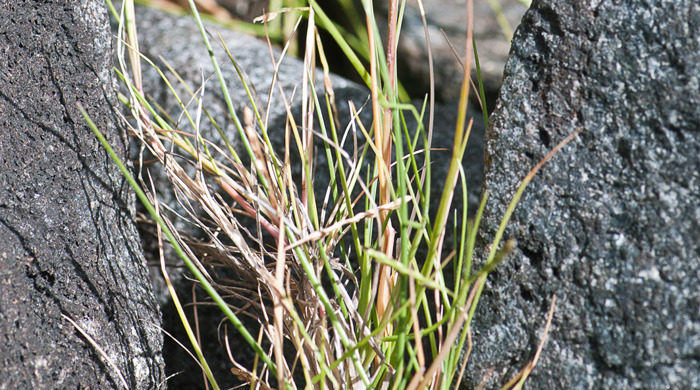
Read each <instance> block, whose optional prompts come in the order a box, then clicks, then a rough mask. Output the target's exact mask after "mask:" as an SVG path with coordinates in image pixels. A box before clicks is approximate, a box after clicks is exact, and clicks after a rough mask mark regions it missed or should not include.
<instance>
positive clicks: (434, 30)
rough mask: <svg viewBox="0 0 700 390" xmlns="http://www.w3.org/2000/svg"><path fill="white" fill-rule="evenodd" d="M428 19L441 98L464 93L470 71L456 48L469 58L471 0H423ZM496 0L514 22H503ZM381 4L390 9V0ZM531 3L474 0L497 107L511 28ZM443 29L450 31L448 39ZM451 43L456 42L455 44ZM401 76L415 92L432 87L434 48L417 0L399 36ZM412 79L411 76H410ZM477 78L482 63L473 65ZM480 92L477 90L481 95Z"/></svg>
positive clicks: (485, 76) (480, 47)
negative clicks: (464, 80) (465, 77)
mask: <svg viewBox="0 0 700 390" xmlns="http://www.w3.org/2000/svg"><path fill="white" fill-rule="evenodd" d="M422 3H423V8H424V10H425V14H426V20H427V22H428V31H429V34H430V46H431V49H432V53H433V61H434V64H435V65H434V74H435V90H436V91H437V93H436V98H437V99H438V100H439V101H441V102H453V101H456V100H457V99H459V88H460V86H461V83H462V75H463V74H464V71H463V70H462V66H461V65H460V62H459V60H458V59H457V58H456V57H455V52H456V53H457V55H459V58H460V59H461V60H462V61H464V55H465V50H466V46H465V45H466V37H467V31H466V19H467V6H466V1H465V0H423V1H422ZM491 3H495V4H498V5H499V6H500V7H501V12H502V15H501V16H502V18H503V20H504V21H505V23H506V24H507V25H508V27H506V28H505V29H504V28H502V27H501V26H500V25H499V22H498V18H497V17H496V13H495V12H494V9H493V8H492V6H491V5H490V4H491ZM379 4H381V8H382V9H383V10H385V11H384V12H386V9H388V5H387V4H388V1H387V0H383V1H380V2H379ZM526 9H527V7H525V6H524V5H523V4H522V3H521V2H520V1H518V0H499V1H497V2H491V1H479V0H475V1H474V39H475V40H476V46H477V51H478V54H479V63H480V66H481V72H482V81H483V83H484V89H485V92H486V100H487V103H488V106H489V108H492V105H493V101H495V98H496V95H497V94H498V90H499V88H500V87H501V77H502V75H503V67H504V65H505V62H506V58H507V56H508V50H509V49H510V37H509V35H510V34H512V32H511V31H509V29H514V28H515V27H517V26H518V24H519V23H520V18H521V17H522V15H523V13H524V12H525V10H526ZM441 30H443V31H444V32H445V36H446V37H447V39H448V40H449V43H448V41H446V40H445V36H443V34H442V32H441ZM450 44H451V45H452V47H453V48H454V52H453V50H452V48H450ZM398 58H399V77H400V79H401V80H404V83H406V87H407V88H408V89H409V92H410V93H411V94H412V95H414V96H422V95H424V94H425V93H427V92H428V91H429V85H430V84H429V82H430V80H429V75H430V70H429V67H428V48H427V44H426V42H425V29H424V27H423V20H422V18H421V15H420V10H419V8H418V3H417V2H407V3H406V11H405V16H404V21H403V27H402V31H401V40H400V41H399V56H398ZM405 80H408V81H405ZM472 80H474V82H475V83H476V82H477V72H476V65H475V64H474V65H472ZM475 98H476V95H475V94H474V95H472V100H473V101H475V100H476V99H475Z"/></svg>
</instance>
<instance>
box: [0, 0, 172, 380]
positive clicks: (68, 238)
mask: <svg viewBox="0 0 700 390" xmlns="http://www.w3.org/2000/svg"><path fill="white" fill-rule="evenodd" d="M0 9H2V10H3V11H2V16H0V31H2V34H0V36H1V37H2V38H0V128H1V131H0V170H1V171H2V174H0V238H1V240H0V281H1V282H0V283H2V288H1V289H0V334H2V335H3V339H4V341H3V342H2V343H0V355H2V356H3V358H2V360H3V361H2V368H1V369H0V370H1V371H2V374H1V375H0V388H11V389H30V388H31V389H50V388H94V389H98V388H122V387H123V382H122V379H120V377H119V374H118V373H117V372H116V370H115V369H113V367H112V366H111V364H114V365H115V366H116V367H117V368H118V370H119V372H120V373H121V375H122V376H123V380H124V381H125V382H126V383H125V384H126V385H127V386H128V388H133V389H147V388H158V387H159V386H161V385H162V383H163V382H164V380H165V378H164V373H163V359H162V356H161V348H162V334H161V331H160V328H159V323H160V314H159V308H158V306H157V304H156V301H155V299H154V297H153V292H152V290H151V287H150V284H149V282H148V273H147V270H146V266H145V263H144V260H143V255H142V250H141V246H140V244H139V238H138V234H137V231H136V226H135V223H134V199H133V198H134V197H133V195H132V192H131V190H130V187H129V185H128V183H127V182H126V180H125V179H124V177H123V176H122V174H121V173H120V171H119V169H118V168H117V166H116V165H115V164H114V162H113V161H112V160H111V159H110V157H109V156H108V154H107V153H106V151H105V150H104V148H103V147H102V146H101V145H100V143H99V142H98V140H97V138H96V137H95V136H94V134H93V133H92V131H91V130H90V128H88V126H87V125H86V122H85V120H84V119H83V117H82V115H81V113H80V111H79V110H78V107H77V104H81V105H82V106H83V107H85V108H86V110H87V111H88V113H89V114H90V115H91V117H92V119H93V120H94V121H95V123H96V124H97V126H98V127H99V128H100V129H101V130H102V131H103V132H104V133H105V135H106V137H107V139H108V140H109V141H110V143H111V145H112V146H113V147H114V148H115V150H116V151H117V153H118V154H119V155H121V157H122V158H124V156H125V138H124V134H123V132H122V131H121V130H120V129H118V128H117V126H116V123H118V122H117V117H116V115H114V112H113V107H114V105H115V104H116V97H115V93H114V91H115V90H114V84H113V74H112V73H111V72H110V70H111V67H112V61H111V45H110V44H109V42H110V40H111V39H110V34H109V29H108V24H107V17H106V7H105V6H104V4H103V3H102V2H101V1H99V0H90V1H88V0H83V1H57V2H49V3H46V2H37V1H11V0H1V1H0ZM66 317H67V318H70V319H72V320H73V321H75V323H76V324H78V325H79V326H80V327H81V329H82V330H83V331H84V332H86V333H87V334H88V335H89V336H90V337H91V338H92V339H93V340H94V342H95V343H97V344H98V345H99V346H100V347H101V348H102V349H103V350H104V353H105V354H106V356H103V354H102V353H101V352H98V350H97V349H96V347H95V346H94V345H92V344H91V341H89V340H88V339H87V338H86V337H85V336H83V335H82V334H81V333H80V331H78V330H77V329H76V327H74V325H72V324H71V323H70V322H69V321H68V320H67V319H66ZM107 358H109V359H110V361H111V363H108V361H107V360H106V359H107Z"/></svg>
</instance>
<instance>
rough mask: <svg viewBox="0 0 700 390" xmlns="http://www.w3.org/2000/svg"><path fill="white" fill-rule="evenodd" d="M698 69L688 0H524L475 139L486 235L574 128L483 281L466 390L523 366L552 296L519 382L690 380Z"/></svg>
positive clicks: (699, 255)
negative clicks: (486, 121) (505, 255)
mask: <svg viewBox="0 0 700 390" xmlns="http://www.w3.org/2000/svg"><path fill="white" fill-rule="evenodd" d="M699 78H700V4H698V2H697V1H690V0H679V1H662V0H648V1H643V2H632V1H616V2H605V1H559V0H541V1H535V2H534V4H533V6H532V8H531V9H530V10H529V11H528V12H527V13H526V15H525V17H524V18H523V22H522V24H521V26H520V27H519V29H518V30H517V32H516V34H515V38H514V40H513V47H512V49H511V54H510V58H509V60H508V63H507V65H506V71H505V76H504V85H503V88H502V90H501V95H500V98H499V102H498V105H497V108H496V111H495V112H494V114H493V116H492V118H491V124H492V125H491V127H490V128H489V129H488V131H487V135H486V147H485V153H486V160H487V166H486V173H485V177H486V178H485V187H486V188H487V189H488V190H489V191H490V192H491V198H490V202H489V205H488V208H487V211H486V214H485V221H484V224H483V227H484V228H485V229H484V231H483V232H482V236H481V239H482V245H487V244H488V243H489V242H490V241H491V239H492V237H493V234H494V232H495V230H496V228H497V226H498V223H499V221H500V218H501V217H502V215H503V212H504V210H505V207H506V205H507V204H508V202H509V201H510V198H511V197H512V195H513V193H514V191H515V188H516V186H517V185H518V183H519V181H520V180H521V179H522V178H523V177H524V176H525V174H526V173H527V172H528V171H529V169H530V168H531V167H532V166H534V165H535V164H536V163H537V162H538V161H539V160H540V159H541V158H542V157H544V156H545V155H546V154H547V152H548V151H549V150H551V149H552V148H553V147H554V146H555V145H556V144H557V143H558V142H560V141H561V140H562V139H563V138H564V137H566V136H567V135H568V134H570V133H572V132H573V131H575V130H577V129H583V132H582V133H581V134H580V136H579V137H578V138H577V139H576V140H574V141H573V142H572V143H571V144H569V145H568V146H566V147H565V148H564V149H563V150H562V151H561V152H560V153H559V154H558V155H557V156H555V157H554V159H553V160H552V161H551V162H550V163H548V164H547V165H546V166H545V167H544V169H543V170H542V171H541V172H540V173H539V174H538V175H537V176H536V177H535V179H534V181H533V182H532V183H531V184H530V187H529V188H528V190H527V191H526V193H525V195H524V197H523V199H522V201H521V203H520V205H519V206H518V208H517V210H516V212H515V214H514V216H513V220H512V222H511V224H510V227H509V228H508V229H507V231H506V237H514V238H516V239H517V248H516V250H515V251H514V254H512V255H511V256H510V258H509V259H508V260H507V261H506V264H504V265H503V266H501V267H500V268H499V269H498V271H497V272H496V273H495V274H494V275H492V276H490V277H489V280H488V285H487V288H486V290H485V291H486V292H485V295H484V296H483V298H482V302H481V306H480V308H479V310H478V312H477V316H476V318H475V323H474V327H473V329H474V343H475V349H474V351H473V352H472V354H471V362H470V365H469V369H468V374H467V378H466V379H467V380H466V385H467V388H473V386H476V385H477V384H478V383H480V382H481V381H482V380H484V379H485V378H486V377H488V378H489V379H487V380H486V383H487V385H488V386H487V387H489V388H491V387H496V388H498V387H500V384H502V383H504V382H505V381H507V380H508V379H510V377H512V376H514V375H515V374H516V373H517V371H518V370H520V369H521V368H522V367H523V366H525V365H526V364H527V363H528V362H529V360H530V359H531V358H532V357H533V355H534V353H535V349H536V347H537V344H538V343H539V340H540V339H541V337H542V331H543V328H544V324H545V321H546V317H547V310H548V307H549V303H550V301H551V298H552V295H553V294H555V293H556V294H557V306H556V312H555V315H554V320H553V324H552V329H551V331H550V333H549V336H548V339H547V342H546V345H545V347H544V352H543V354H542V356H541V358H540V361H539V364H538V366H537V367H536V368H535V370H534V371H533V373H532V376H531V377H530V379H529V380H528V382H526V387H527V388H532V389H591V388H601V389H622V388H625V389H641V388H644V389H677V388H700V292H699V290H698V287H697V286H698V280H700V240H699V238H700V226H699V221H700V214H699V213H698V204H700V150H699V147H700V109H699V108H698V107H700V81H699ZM486 248H487V247H484V249H486ZM497 383H498V384H499V385H498V386H496V384H497Z"/></svg>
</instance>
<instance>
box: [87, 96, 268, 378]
mask: <svg viewBox="0 0 700 390" xmlns="http://www.w3.org/2000/svg"><path fill="white" fill-rule="evenodd" d="M79 109H80V110H81V113H82V115H83V118H84V119H85V121H86V122H87V123H88V126H89V127H90V128H91V129H92V131H93V132H94V133H95V136H96V137H97V139H98V140H99V141H100V143H101V144H102V146H103V147H104V148H105V150H106V151H107V153H108V154H109V155H110V157H111V158H112V160H113V161H114V163H115V164H117V166H118V167H119V170H120V171H121V173H122V174H123V175H124V177H125V178H126V179H127V181H128V182H129V184H130V185H131V187H132V188H133V190H134V192H136V196H137V197H138V198H139V200H140V201H141V202H142V203H143V205H144V207H146V209H147V210H148V212H149V213H150V214H151V216H152V217H153V218H154V219H155V221H156V223H157V224H158V225H159V226H161V228H162V229H163V233H165V235H166V237H167V238H168V241H169V242H170V243H171V245H172V246H173V249H174V250H175V252H176V253H177V254H178V256H180V258H181V259H182V260H183V261H184V262H185V265H186V266H187V268H188V269H189V270H190V272H192V274H193V275H194V276H195V278H196V279H197V280H198V281H199V282H200V283H201V285H202V288H204V290H205V291H206V292H207V293H208V294H209V296H211V297H212V299H213V300H214V302H216V304H217V306H218V307H219V309H220V310H221V311H222V312H223V313H224V314H225V315H226V317H227V318H228V319H229V320H230V321H231V323H232V324H233V325H234V327H236V329H238V331H239V332H240V333H241V336H243V338H244V339H245V340H246V342H247V343H248V344H249V345H250V346H251V347H252V348H253V350H255V352H256V354H258V355H259V357H260V359H262V360H263V361H264V362H265V364H267V365H268V367H269V368H270V370H271V371H272V372H273V373H275V375H276V370H277V367H276V365H275V364H274V363H273V362H272V361H271V360H270V359H269V357H267V355H266V354H265V352H264V351H263V350H262V348H261V347H260V345H259V344H257V343H256V342H255V339H253V337H252V336H251V335H250V333H248V331H247V329H246V328H245V327H244V326H243V323H242V322H241V321H240V320H239V319H238V317H237V316H236V315H235V314H234V313H233V312H232V311H231V309H230V308H229V307H228V305H227V304H226V302H224V300H223V298H221V296H220V295H219V294H218V293H217V292H216V290H215V289H214V287H213V286H212V285H211V284H210V283H209V281H208V280H207V278H206V277H204V275H203V274H202V273H201V272H200V270H199V268H198V267H197V266H196V265H195V264H194V263H193V262H192V260H191V259H190V258H189V256H187V255H186V254H185V252H184V251H183V249H182V247H181V246H180V244H179V243H178V241H177V240H176V239H175V236H174V235H173V234H172V232H171V231H170V229H169V228H168V226H167V225H166V224H165V222H163V220H162V219H161V217H160V215H159V214H158V213H157V212H156V210H155V208H154V207H153V205H152V204H151V203H150V201H149V199H148V197H147V196H146V194H145V193H144V192H143V190H141V187H140V186H139V185H138V183H136V181H135V180H134V178H133V176H131V173H130V172H129V170H128V169H127V168H126V167H125V166H124V164H123V163H122V161H121V159H120V158H119V156H117V154H116V153H115V152H114V150H113V149H112V147H111V146H110V145H109V143H108V142H107V140H106V139H105V138H104V136H103V135H102V133H101V132H100V130H99V129H98V128H97V126H96V125H95V124H94V123H93V122H92V120H91V119H90V117H89V116H88V114H87V112H86V111H85V110H84V109H83V108H82V107H79Z"/></svg>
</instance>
